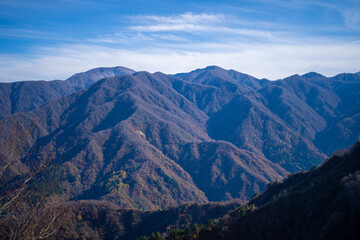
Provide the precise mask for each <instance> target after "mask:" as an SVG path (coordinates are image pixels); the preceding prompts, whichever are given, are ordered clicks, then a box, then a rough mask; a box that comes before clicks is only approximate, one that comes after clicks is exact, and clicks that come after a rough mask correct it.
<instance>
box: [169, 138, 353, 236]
mask: <svg viewBox="0 0 360 240" xmlns="http://www.w3.org/2000/svg"><path fill="white" fill-rule="evenodd" d="M359 203H360V141H358V142H357V143H356V144H355V145H353V146H352V147H351V148H350V149H349V150H347V151H341V152H338V153H334V154H333V156H332V157H331V158H330V159H329V160H327V161H326V162H325V163H324V164H323V165H322V166H320V167H319V168H316V169H315V168H314V169H312V170H310V171H309V172H300V173H296V174H294V175H292V176H290V177H288V178H287V179H285V180H284V181H283V182H281V183H272V184H270V185H269V186H268V188H267V189H266V191H265V192H264V193H263V194H262V195H260V196H259V197H257V198H255V199H253V200H251V201H250V203H249V206H252V205H255V206H257V207H255V208H254V207H241V208H239V209H237V210H235V211H233V212H232V213H230V214H227V215H225V216H224V217H222V219H221V220H220V223H219V224H217V225H216V227H215V226H214V227H212V228H205V229H204V230H203V231H201V232H200V234H199V235H198V237H197V238H196V239H204V240H205V239H206V240H219V239H230V240H231V239H359V238H360V231H359V224H360V205H359ZM178 237H180V236H178ZM174 239H179V238H174ZM181 239H195V238H193V237H190V238H189V237H185V236H183V237H182V238H181Z"/></svg>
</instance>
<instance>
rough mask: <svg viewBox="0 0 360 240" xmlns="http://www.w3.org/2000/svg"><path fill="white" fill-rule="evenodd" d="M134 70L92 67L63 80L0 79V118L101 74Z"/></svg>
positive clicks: (67, 91) (83, 85)
mask: <svg viewBox="0 0 360 240" xmlns="http://www.w3.org/2000/svg"><path fill="white" fill-rule="evenodd" d="M134 72H135V71H133V70H131V69H128V68H124V67H114V68H95V69H92V70H89V71H87V72H84V73H78V74H75V75H74V76H72V77H70V78H69V79H67V80H66V81H60V80H55V81H23V82H14V83H0V119H2V118H4V117H7V116H9V115H11V114H13V113H17V112H27V111H31V110H34V109H35V108H37V107H39V106H41V105H43V104H45V103H47V102H49V101H51V100H53V99H56V98H59V97H62V96H65V95H68V94H71V93H73V92H75V91H77V90H81V89H83V88H86V87H88V86H90V85H91V84H93V83H94V82H96V81H98V80H100V79H102V78H105V77H112V76H121V75H126V74H132V73H134Z"/></svg>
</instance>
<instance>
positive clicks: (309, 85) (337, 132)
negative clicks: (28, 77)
mask: <svg viewBox="0 0 360 240" xmlns="http://www.w3.org/2000/svg"><path fill="white" fill-rule="evenodd" d="M0 117H1V118H2V120H1V122H0V124H2V125H3V126H9V125H11V124H12V123H13V122H14V121H17V122H20V123H21V125H22V129H30V128H31V129H32V132H31V136H30V137H29V138H28V139H27V145H26V147H25V148H26V150H27V151H28V154H26V157H25V158H24V159H23V160H22V161H23V164H24V166H31V165H34V164H35V163H36V161H37V159H40V158H42V157H43V156H44V154H48V149H54V150H53V151H55V153H56V155H55V157H54V159H53V161H52V162H53V164H54V166H56V168H57V170H58V172H57V173H58V174H60V175H61V181H60V182H59V185H60V189H61V191H59V192H58V193H57V194H59V195H62V196H63V197H64V198H66V199H68V200H104V201H105V200H106V201H110V202H112V203H115V204H116V205H117V206H119V207H121V208H134V209H142V210H150V209H159V208H166V207H170V206H174V205H179V204H181V203H184V202H197V203H207V202H209V201H224V200H232V199H240V200H242V201H246V200H248V199H250V198H251V196H252V195H254V194H256V193H258V192H261V191H263V190H264V189H265V188H266V184H268V183H269V182H273V181H276V180H281V179H283V178H284V177H286V176H287V175H288V174H290V173H294V172H297V171H302V170H307V169H310V168H311V167H313V166H314V165H319V164H321V163H322V162H323V160H324V159H326V158H327V157H328V156H330V155H331V153H332V152H333V151H335V150H336V149H339V148H346V147H348V146H349V145H351V144H352V143H354V142H355V141H356V140H358V139H359V133H360V77H359V74H339V75H337V76H334V77H331V78H328V77H325V76H322V75H320V74H318V73H314V72H311V73H307V74H305V75H302V76H300V75H293V76H290V77H288V78H285V79H281V80H277V81H269V80H267V79H257V78H255V77H252V76H249V75H246V74H242V73H239V72H236V71H234V70H225V69H222V68H220V67H217V66H210V67H207V68H204V69H197V70H195V71H192V72H189V73H181V74H175V75H168V74H163V73H159V72H157V73H154V74H150V73H148V72H135V71H133V70H131V69H127V68H123V67H115V68H97V69H93V70H90V71H87V72H85V73H79V74H75V75H74V76H72V77H70V78H69V79H67V80H65V81H61V80H57V81H29V82H15V83H2V84H0ZM31 126H33V127H31ZM19 169H26V168H25V167H20V168H19Z"/></svg>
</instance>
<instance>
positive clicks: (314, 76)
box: [301, 72, 326, 79]
mask: <svg viewBox="0 0 360 240" xmlns="http://www.w3.org/2000/svg"><path fill="white" fill-rule="evenodd" d="M301 76H302V77H303V78H306V79H320V78H326V77H325V76H324V75H321V74H320V73H317V72H308V73H305V74H304V75H301Z"/></svg>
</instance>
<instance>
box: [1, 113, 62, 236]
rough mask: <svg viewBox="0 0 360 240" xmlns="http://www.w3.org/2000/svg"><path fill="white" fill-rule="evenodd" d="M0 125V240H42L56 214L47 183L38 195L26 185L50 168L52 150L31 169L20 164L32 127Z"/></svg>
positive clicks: (50, 230)
mask: <svg viewBox="0 0 360 240" xmlns="http://www.w3.org/2000/svg"><path fill="white" fill-rule="evenodd" d="M9 122H10V121H2V122H1V125H2V126H1V129H2V131H1V136H0V226H1V228H0V238H5V239H45V238H47V237H49V236H51V235H53V234H54V233H55V231H56V229H57V226H56V220H57V218H58V216H59V212H58V211H56V208H51V207H50V205H51V204H55V203H54V202H51V201H50V200H49V199H50V198H49V195H50V194H49V193H50V191H51V190H50V189H51V188H52V187H53V186H52V185H53V184H54V182H52V181H50V182H49V183H48V186H47V188H48V189H43V191H42V192H41V193H35V192H34V191H33V190H32V189H30V185H31V184H32V183H33V182H34V181H36V180H37V179H38V177H39V176H41V175H42V174H44V173H45V172H46V171H49V169H51V162H52V160H53V159H54V157H55V151H54V150H53V149H50V150H48V151H46V154H44V156H45V157H43V158H42V159H41V161H38V162H36V164H34V165H35V166H28V165H27V164H24V163H23V162H22V159H26V157H27V156H29V155H30V153H31V151H30V150H29V146H28V145H29V144H28V141H29V139H30V137H31V134H32V132H33V130H34V128H35V126H36V124H35V122H34V121H33V122H32V123H31V125H30V126H27V127H26V125H25V124H24V123H21V121H19V119H15V121H12V122H10V123H9Z"/></svg>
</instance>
